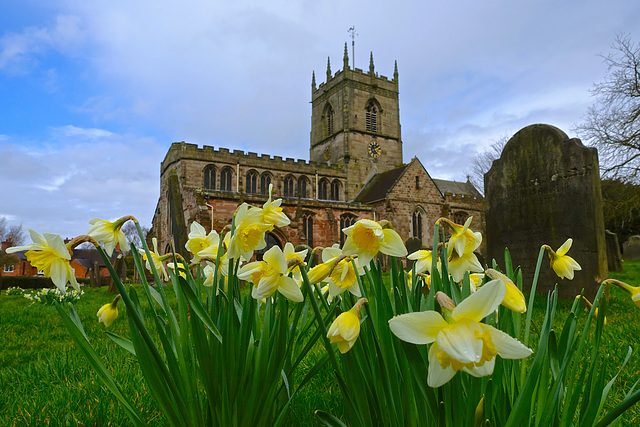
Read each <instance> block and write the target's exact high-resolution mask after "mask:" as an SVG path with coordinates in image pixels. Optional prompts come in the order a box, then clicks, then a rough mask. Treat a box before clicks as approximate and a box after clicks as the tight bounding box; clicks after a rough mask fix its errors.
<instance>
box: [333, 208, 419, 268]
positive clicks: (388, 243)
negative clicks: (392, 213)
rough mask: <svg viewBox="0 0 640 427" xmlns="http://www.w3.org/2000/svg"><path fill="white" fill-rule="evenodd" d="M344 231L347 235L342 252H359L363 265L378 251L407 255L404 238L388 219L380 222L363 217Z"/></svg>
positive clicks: (353, 253) (398, 255)
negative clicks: (393, 228)
mask: <svg viewBox="0 0 640 427" xmlns="http://www.w3.org/2000/svg"><path fill="white" fill-rule="evenodd" d="M383 225H384V227H383ZM342 231H343V232H344V234H346V235H347V240H346V241H345V242H344V246H343V248H342V253H343V254H344V255H355V254H358V259H359V260H360V265H361V266H365V265H368V264H369V262H371V260H372V259H373V257H375V256H376V255H377V254H378V252H382V253H383V254H386V255H391V256H396V257H403V256H405V255H407V248H406V247H405V246H404V243H403V242H402V238H401V237H400V235H399V234H398V233H396V232H395V231H394V230H392V229H391V226H390V223H389V222H388V221H385V222H383V224H380V223H378V222H376V221H372V220H370V219H361V220H359V221H358V222H356V223H355V224H353V225H352V226H350V227H347V228H343V229H342Z"/></svg>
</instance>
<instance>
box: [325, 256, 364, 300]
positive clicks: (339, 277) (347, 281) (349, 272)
mask: <svg viewBox="0 0 640 427" xmlns="http://www.w3.org/2000/svg"><path fill="white" fill-rule="evenodd" d="M336 260H337V263H335V266H334V267H333V269H332V270H331V273H330V274H329V294H331V296H333V297H335V296H336V295H340V294H341V293H343V292H344V291H346V290H348V291H349V292H351V293H352V294H353V295H355V296H357V297H360V296H361V294H360V286H359V285H358V276H362V275H363V274H364V269H363V268H362V267H360V264H359V262H358V259H353V262H352V258H351V257H348V256H345V255H344V254H343V252H342V251H341V250H340V248H339V247H338V245H337V244H336V245H333V246H332V247H330V248H325V249H324V250H323V251H322V261H323V262H325V263H328V264H330V263H332V262H334V261H336ZM354 264H355V266H356V268H354V267H353V266H354Z"/></svg>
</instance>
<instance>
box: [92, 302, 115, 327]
mask: <svg viewBox="0 0 640 427" xmlns="http://www.w3.org/2000/svg"><path fill="white" fill-rule="evenodd" d="M119 300H120V295H117V296H116V297H115V299H114V300H113V302H110V303H109V304H105V305H103V306H102V307H100V310H98V314H97V316H98V323H100V322H102V323H104V326H106V327H107V328H108V327H109V326H111V324H112V323H113V321H114V320H116V318H117V317H118V301H119Z"/></svg>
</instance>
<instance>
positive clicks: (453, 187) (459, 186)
mask: <svg viewBox="0 0 640 427" xmlns="http://www.w3.org/2000/svg"><path fill="white" fill-rule="evenodd" d="M433 182H434V183H435V184H436V187H438V190H440V193H442V195H443V196H444V194H445V193H451V194H463V195H465V196H472V197H482V194H480V192H479V191H478V190H477V189H476V187H474V186H473V184H471V183H470V182H469V181H467V182H457V181H446V180H444V179H434V180H433Z"/></svg>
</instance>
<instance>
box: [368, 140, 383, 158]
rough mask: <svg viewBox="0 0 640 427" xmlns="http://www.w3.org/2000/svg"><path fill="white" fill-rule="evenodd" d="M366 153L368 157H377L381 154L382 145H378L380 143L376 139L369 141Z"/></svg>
mask: <svg viewBox="0 0 640 427" xmlns="http://www.w3.org/2000/svg"><path fill="white" fill-rule="evenodd" d="M367 153H368V154H369V157H373V158H374V159H377V158H378V157H380V155H381V154H382V147H380V144H378V143H377V142H376V141H371V142H370V143H369V145H368V146H367Z"/></svg>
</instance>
